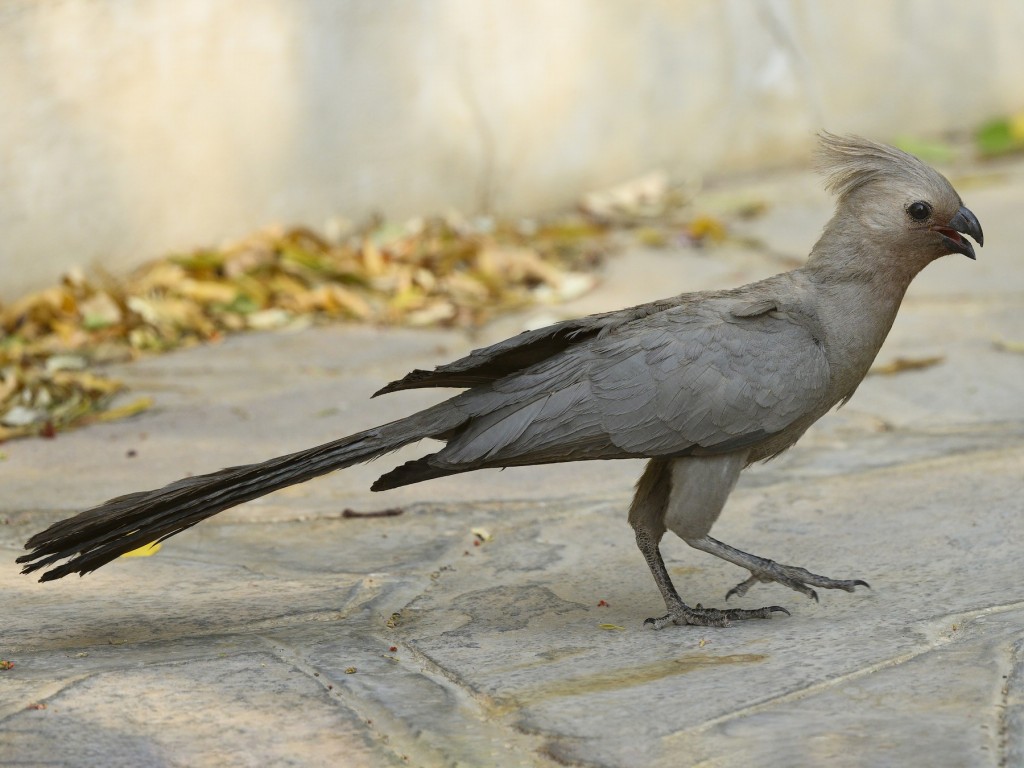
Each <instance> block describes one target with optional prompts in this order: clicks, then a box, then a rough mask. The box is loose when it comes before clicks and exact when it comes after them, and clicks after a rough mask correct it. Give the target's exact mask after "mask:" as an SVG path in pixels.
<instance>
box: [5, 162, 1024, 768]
mask: <svg viewBox="0 0 1024 768" xmlns="http://www.w3.org/2000/svg"><path fill="white" fill-rule="evenodd" d="M976 170H977V172H976V173H974V174H973V175H972V176H971V177H970V178H964V179H962V180H959V181H958V179H957V178H954V181H955V182H957V183H958V184H959V186H960V188H961V191H962V193H963V195H964V198H965V200H966V201H967V203H968V205H969V206H970V207H971V208H972V209H973V210H974V211H975V212H976V213H977V214H978V216H979V218H980V219H981V221H982V223H983V225H984V227H985V234H986V238H987V242H988V245H987V247H986V248H985V249H983V250H982V251H980V258H979V260H978V261H977V263H971V262H969V261H967V260H966V259H963V258H961V257H947V258H946V259H944V260H942V261H940V262H939V263H937V264H935V265H932V266H931V267H930V268H929V269H928V270H926V272H925V273H924V274H923V275H922V276H921V277H920V278H919V279H918V281H917V283H916V284H915V285H914V286H913V288H912V290H911V293H910V295H909V297H908V299H907V301H906V303H905V305H904V308H903V311H902V314H901V316H900V318H899V319H898V320H897V323H896V327H895V328H894V330H893V333H892V335H891V337H890V340H889V342H888V343H887V344H886V346H885V348H884V349H883V351H882V353H881V355H880V362H881V363H885V362H889V361H892V360H894V359H896V358H898V357H910V358H922V357H928V356H933V355H941V356H943V361H942V362H941V363H940V364H938V365H935V366H933V367H930V368H926V369H922V370H916V371H907V372H903V373H899V374H896V375H891V376H872V377H869V378H868V379H867V380H866V381H865V382H864V384H863V386H862V387H861V388H860V390H859V391H858V393H857V396H856V397H855V398H854V399H853V400H852V401H851V402H850V404H849V405H847V406H846V407H845V408H843V409H842V410H841V411H839V412H838V413H836V414H833V415H830V416H829V417H827V418H826V419H825V420H823V421H822V422H821V423H819V424H818V425H817V426H816V427H815V428H813V429H812V430H811V432H809V433H808V434H807V435H806V437H805V439H804V440H803V441H802V442H801V443H800V444H799V445H798V446H797V447H796V448H794V449H793V450H791V451H790V452H788V453H787V454H785V455H784V456H782V457H780V458H779V459H777V460H776V461H774V462H771V463H769V464H767V465H764V466H759V467H756V468H753V469H752V470H750V471H749V472H747V473H745V475H744V478H743V480H742V481H741V484H740V486H739V487H738V489H737V491H736V492H735V493H734V495H733V498H732V500H731V501H730V503H729V506H728V507H727V509H726V511H725V513H724V514H723V517H722V519H721V520H720V522H719V524H718V525H717V526H716V528H715V535H716V536H717V537H719V538H721V539H724V540H725V541H727V542H730V543H732V544H733V545H735V546H738V547H740V548H743V549H747V550H752V551H754V552H757V553H759V554H763V555H766V556H770V557H773V558H775V559H778V560H780V561H782V562H787V563H793V564H799V565H803V566H806V567H808V568H810V569H812V570H816V571H818V572H824V573H826V574H828V575H832V576H836V577H857V578H864V579H866V580H868V581H869V582H870V583H871V585H872V590H871V591H866V590H858V592H857V593H856V594H846V593H827V592H825V593H822V594H821V602H820V604H816V603H814V602H811V601H809V600H807V599H806V598H804V597H802V596H800V595H798V594H797V593H795V592H790V591H787V590H785V589H784V588H782V587H780V586H778V585H766V586H760V587H757V588H754V589H753V590H752V591H751V593H750V594H748V595H747V596H746V597H744V598H739V599H734V602H735V604H736V605H739V606H747V607H756V606H760V605H764V604H771V603H779V604H783V605H785V606H786V607H788V608H789V609H790V610H791V611H792V616H790V617H786V616H778V617H777V618H773V619H772V620H770V621H756V622H745V623H740V624H736V625H734V626H732V627H730V628H728V629H724V630H709V629H700V628H681V627H670V628H668V629H665V630H663V631H660V632H656V631H651V630H645V629H644V628H643V626H642V625H643V620H644V619H645V618H646V617H648V616H651V615H658V614H660V613H661V612H662V611H663V607H664V606H663V605H662V603H661V599H660V597H659V595H658V592H657V590H656V589H655V587H654V584H653V582H652V580H651V577H650V575H649V573H648V571H647V568H646V566H645V565H644V562H643V559H642V558H641V556H640V554H639V553H638V552H637V551H636V548H635V546H634V543H633V538H632V534H631V531H630V529H629V527H628V526H627V525H626V522H625V508H626V505H627V503H628V500H629V496H630V486H631V483H632V482H633V481H634V480H635V478H636V476H637V475H638V472H639V464H637V463H635V462H607V463H604V462H601V463H590V464H578V465H566V466H556V467H545V468H537V469H510V470H507V471H505V472H496V471H486V472H478V473H471V474H467V475H463V476H458V477H454V478H446V479H443V480H438V481H434V482H431V483H427V484H423V485H418V486H413V487H409V488H403V489H399V490H396V491H392V492H388V493H385V494H370V493H369V492H368V491H367V488H368V486H369V484H370V482H371V481H372V479H373V478H375V477H376V476H377V475H378V474H380V473H381V472H383V471H384V470H385V469H387V468H388V467H390V466H392V465H393V464H394V463H395V462H398V461H403V460H405V459H406V458H408V457H410V456H412V455H416V454H415V450H413V449H409V450H405V451H402V452H400V453H399V454H398V455H396V456H394V457H389V458H388V459H387V460H381V461H378V462H376V463H375V464H371V465H368V466H361V467H356V468H353V469H350V470H346V471H344V472H341V473H337V474H334V475H331V476H328V477H326V478H323V479H320V480H317V481H314V482H311V483H308V484H306V485H302V486H298V487H294V488H291V489H287V490H285V491H282V492H279V493H277V494H274V495H272V496H270V497H266V498H264V499H261V500H258V501H256V502H253V503H250V504H248V505H246V506H244V507H241V508H238V509H235V510H231V511H229V512H226V513H224V514H222V515H219V516H218V517H216V518H214V519H213V520H210V521H208V522H205V523H203V524H202V525H200V526H198V527H196V528H195V529H193V530H192V531H189V532H187V533H185V534H183V535H180V536H178V537H175V538H173V539H171V540H169V541H168V542H166V543H165V544H164V546H163V549H162V550H161V551H160V552H159V553H157V554H156V555H153V556H151V557H142V558H132V559H123V560H120V561H118V562H117V563H114V564H112V565H110V566H108V567H106V568H104V569H102V570H100V571H98V572H96V573H94V574H92V575H90V576H88V577H86V578H84V579H75V578H69V579H65V580H62V581H58V582H55V583H50V584H45V585H43V584H39V583H37V582H35V581H33V580H32V579H30V578H27V577H24V576H20V575H19V574H18V570H17V568H16V567H15V566H14V564H13V559H14V557H15V556H16V555H17V554H18V552H19V551H20V546H21V543H22V542H23V541H24V540H25V538H26V537H27V536H28V535H29V534H31V533H32V532H34V531H36V530H38V529H40V528H42V527H43V526H45V525H47V524H49V523H50V522H52V521H54V520H56V519H58V518H61V517H64V516H66V515H68V514H69V513H72V512H74V511H76V510H78V509H80V508H82V507H83V506H86V505H89V504H91V503H94V502H98V501H100V500H103V499H106V498H108V497H111V496H113V495H116V494H121V493H125V492H128V491H133V490H139V489H142V488H149V487H154V486H157V485H161V484H163V483H165V482H168V481H170V480H173V479H176V478H177V477H179V476H181V475H183V474H185V473H189V472H191V473H198V472H203V471H208V470H211V469H214V468H218V467H221V466H226V465H230V464H236V463H242V462H249V461H257V460H261V459H264V458H268V457H269V456H271V455H275V454H278V453H283V452H285V451H291V450H295V449H299V448H303V447H307V446H309V445H311V444H314V443H317V442H323V441H326V440H329V439H331V438H335V437H338V436H340V435H342V434H344V433H349V432H353V431H355V430H357V429H361V428H365V427H367V426H370V425H373V424H375V423H378V422H380V421H383V420H386V419H389V418H393V417H396V416H398V415H401V414H404V413H407V412H409V411H411V410H412V409H414V408H418V407H420V406H423V405H425V404H428V403H430V402H433V401H434V400H435V399H436V398H437V394H436V393H433V394H432V393H429V392H409V393H400V394H396V395H391V396H388V397H384V398H378V399H375V400H368V399H367V398H368V395H369V394H370V393H371V392H373V391H374V390H375V389H376V388H377V387H378V386H380V385H381V383H383V382H385V381H388V380H390V379H393V378H396V377H398V376H400V375H401V374H403V373H404V372H405V371H406V370H408V369H410V368H412V367H416V366H418V367H427V366H432V365H433V364H436V363H438V362H442V361H445V360H448V359H451V358H453V357H455V356H456V355H459V354H461V353H463V352H465V351H466V350H468V349H469V348H470V347H472V346H478V345H480V344H482V343H484V342H488V341H492V340H495V339H497V338H499V337H501V336H504V335H507V334H509V333H513V332H515V331H517V330H520V329H521V328H522V327H523V326H524V325H526V324H538V323H540V322H542V321H546V320H553V319H557V318H558V317H562V316H568V315H575V314H580V313H585V312H591V311H597V310H599V309H608V308H613V307H618V306H624V305H626V304H630V303H635V302H639V301H644V300H647V299H652V298H659V297H662V296H664V295H666V294H672V293H676V292H679V291H683V290H699V289H704V288H709V287H724V286H729V285H736V284H739V283H741V282H745V281H748V280H751V279H754V278H757V277H760V276H763V275H766V274H769V273H772V272H776V271H779V270H780V269H784V268H787V267H788V266H790V265H791V264H792V263H793V260H794V259H795V258H800V257H802V256H803V255H804V254H805V253H806V251H807V250H808V248H809V247H810V245H811V244H812V243H813V241H814V239H815V238H816V235H817V233H818V231H819V230H820V228H821V225H822V224H823V223H824V221H825V219H826V218H827V216H828V214H829V210H830V206H831V203H830V201H829V200H828V199H827V198H826V197H825V196H824V194H823V193H821V192H820V191H819V190H818V181H817V180H816V179H814V178H813V177H811V176H810V174H808V173H792V174H785V175H775V176H772V177H769V178H766V179H763V180H761V181H758V182H756V183H755V182H750V183H748V184H747V185H746V186H743V187H742V188H729V189H727V190H726V192H728V193H729V194H740V193H742V194H753V195H758V196H763V197H765V198H766V199H768V200H771V201H772V202H773V203H774V205H773V207H772V209H771V210H770V211H769V213H768V214H767V215H766V216H764V217H762V218H760V219H757V220H754V221H751V222H749V223H747V224H745V225H744V226H743V233H744V235H745V236H746V237H747V241H746V244H745V245H737V244H733V245H729V246H725V247H722V248H717V249H710V250H707V251H693V250H686V249H679V250H666V251H643V250H637V251H634V252H631V253H629V254H627V255H625V256H622V257H620V258H617V259H615V260H613V261H612V262H611V263H610V264H609V266H608V269H607V272H606V275H605V279H604V283H603V286H602V288H601V289H599V290H598V291H596V292H595V293H593V294H591V295H589V296H587V297H584V298H583V299H581V300H579V301H577V302H575V303H574V304H572V305H569V306H561V307H554V308H549V309H545V310H535V311H533V312H531V313H529V314H528V315H526V316H519V317H515V318H505V319H503V320H501V321H500V322H498V323H496V324H495V325H494V326H493V327H490V328H488V329H487V330H486V332H484V333H483V334H482V335H481V336H480V337H479V338H475V339H469V338H466V337H465V336H464V335H462V334H459V333H456V332H441V331H425V332H410V331H381V330H374V329H367V328H340V327H331V328H320V329H314V330H306V331H302V332H298V333H276V334H260V335H247V336H239V337H235V338H231V339H228V340H227V341H225V342H224V343H222V344H219V345H217V346H210V347H205V348H196V349H191V350H187V351H183V352H179V353H176V354H172V355H168V356H165V357H160V358H155V359H150V360H145V361H143V362H140V363H137V364H134V365H130V366H126V367H123V368H119V369H117V370H116V371H115V373H116V374H117V375H118V376H121V377H123V378H124V379H126V380H127V381H128V382H129V383H130V384H131V386H132V389H133V393H132V396H137V395H139V394H151V395H152V396H153V397H155V398H156V401H157V407H156V408H155V409H153V410H152V411H150V412H148V413H145V414H143V415H141V416H139V417H137V418H135V419H132V420H129V421H123V422H118V423H110V424H103V425H98V426H95V427H92V428H90V429H86V430H82V431H79V432H75V433H71V434H66V435H60V436H59V437H58V438H57V439H56V440H51V441H45V440H37V441H28V442H25V441H23V442H16V443H10V444H7V445H4V446H3V447H2V449H3V451H4V453H5V454H6V458H5V459H4V460H2V461H0V489H2V490H0V519H2V520H3V523H4V524H3V525H0V556H2V563H4V565H3V566H2V567H0V590H2V592H0V594H2V595H3V613H2V627H0V658H2V659H8V660H10V661H13V662H14V664H15V666H14V668H13V669H11V670H8V671H6V672H0V765H18V766H44V765H45V766H54V765H61V766H64V765H66V766H93V765H95V766H120V765H124V766H151V765H152V766H235V765H237V766H263V765H275V766H276V765H296V766H319V765H329V766H388V765H399V766H400V765H415V766H442V765H463V766H520V765H521V766H534V765H539V766H547V765H586V766H691V765H706V766H749V765H759V766H820V765H829V766H847V765H849V766H862V765H866V766H876V765H878V766H894V765H930V766H1003V765H1021V764H1024V591H1022V590H1024V588H1022V586H1021V579H1020V570H1021V569H1020V562H1021V556H1022V547H1024V514H1022V513H1024V500H1022V485H1024V483H1022V481H1024V405H1022V397H1021V394H1022V390H1024V354H1021V353H1020V350H1021V346H1020V345H1021V344H1024V321H1022V317H1024V315H1022V310H1024V264H1022V260H1021V255H1020V250H1019V245H1018V244H1019V243H1021V242H1024V216H1021V214H1020V211H1021V210H1022V209H1024V164H1022V163H1007V164H1004V165H1000V166H989V167H985V168H981V169H976ZM712 197H713V196H712V195H711V194H710V193H709V197H708V199H709V200H710V199H712ZM998 342H1006V343H1008V344H1009V345H1010V346H1009V347H1006V346H1003V347H1000V346H999V344H998ZM1014 345H1016V346H1014ZM1014 350H1016V351H1014ZM346 508H351V509H355V510H359V511H373V510H381V509H384V508H398V509H401V510H402V514H401V515H400V516H394V517H384V518H371V519H347V518H344V517H343V516H342V511H343V510H344V509H346ZM480 529H483V531H485V532H486V534H487V535H489V537H490V538H489V540H487V541H484V542H481V541H480V538H481V537H480V536H478V535H477V532H480V533H482V532H483V531H480ZM475 531H476V532H475ZM665 550H666V557H667V559H668V563H669V568H670V570H671V572H672V573H673V575H674V577H675V579H676V583H677V586H678V587H679V588H680V591H681V592H682V593H683V595H684V597H685V598H686V599H687V600H688V601H690V602H691V603H697V602H700V603H703V604H705V605H720V604H721V603H722V601H723V597H724V595H725V592H726V590H727V589H728V588H729V587H731V586H732V585H733V584H735V583H736V582H737V581H739V580H741V579H742V578H743V577H744V576H745V575H746V574H745V572H741V571H740V570H738V569H736V568H734V567H732V566H730V565H728V564H726V563H724V562H722V561H720V560H717V559H715V558H713V557H710V556H708V555H705V554H702V553H699V552H696V551H693V550H690V549H689V548H688V547H686V546H685V544H683V543H682V542H680V541H678V540H676V539H674V538H673V537H671V536H669V537H667V538H666V547H665ZM36 705H45V708H37V706H36Z"/></svg>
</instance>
